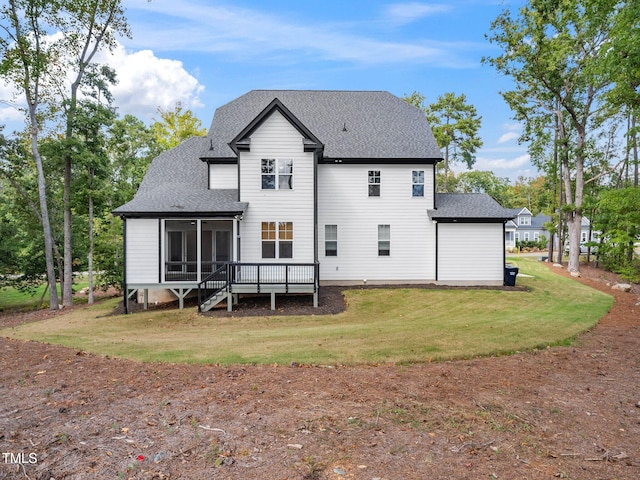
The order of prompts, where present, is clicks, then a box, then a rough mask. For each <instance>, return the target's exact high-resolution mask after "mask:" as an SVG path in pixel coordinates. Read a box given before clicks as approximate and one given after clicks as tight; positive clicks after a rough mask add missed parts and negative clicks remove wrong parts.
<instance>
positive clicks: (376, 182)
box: [367, 170, 380, 197]
mask: <svg viewBox="0 0 640 480" xmlns="http://www.w3.org/2000/svg"><path fill="white" fill-rule="evenodd" d="M367 178H368V180H367V182H368V185H369V196H370V197H379V196H380V170H369V173H368V175H367Z"/></svg>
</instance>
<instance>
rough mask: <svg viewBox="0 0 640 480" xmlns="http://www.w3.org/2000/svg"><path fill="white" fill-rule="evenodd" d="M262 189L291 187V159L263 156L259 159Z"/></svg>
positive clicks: (289, 188)
mask: <svg viewBox="0 0 640 480" xmlns="http://www.w3.org/2000/svg"><path fill="white" fill-rule="evenodd" d="M260 174H261V176H262V189H263V190H292V189H293V160H291V159H275V158H263V159H262V160H261V161H260Z"/></svg>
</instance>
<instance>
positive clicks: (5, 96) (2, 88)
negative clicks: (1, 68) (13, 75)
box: [0, 81, 25, 134]
mask: <svg viewBox="0 0 640 480" xmlns="http://www.w3.org/2000/svg"><path fill="white" fill-rule="evenodd" d="M19 98H20V96H19V95H17V93H16V89H15V88H14V87H13V86H12V85H8V84H5V83H4V82H1V81H0V125H7V128H6V129H5V130H4V133H5V134H8V133H11V132H10V130H16V129H20V128H22V124H21V123H20V122H21V121H22V120H24V118H25V116H24V115H25V114H24V112H23V111H21V110H19V109H18V105H19V104H20V102H19Z"/></svg>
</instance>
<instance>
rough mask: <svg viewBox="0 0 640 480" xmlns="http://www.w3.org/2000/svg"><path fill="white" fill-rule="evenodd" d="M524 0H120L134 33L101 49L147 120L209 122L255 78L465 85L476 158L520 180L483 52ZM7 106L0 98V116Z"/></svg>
mask: <svg viewBox="0 0 640 480" xmlns="http://www.w3.org/2000/svg"><path fill="white" fill-rule="evenodd" d="M522 3H523V1H522V0H517V1H516V0H514V1H509V0H505V1H493V0H451V1H447V2H444V1H443V2H442V3H435V2H430V1H429V2H427V1H408V2H393V1H377V0H366V1H365V0H349V1H347V0H342V1H336V0H324V1H308V2H300V1H299V0H298V1H293V0H269V1H266V2H265V1H257V0H234V1H230V0H223V1H213V0H212V1H207V0H188V1H187V0H152V1H148V0H123V5H124V7H125V8H126V15H127V17H128V20H129V22H130V25H131V29H132V34H133V38H131V39H120V44H121V45H120V46H119V48H118V50H117V51H116V52H114V53H113V54H112V55H111V57H110V59H108V60H106V61H109V62H110V63H112V65H113V66H114V67H115V68H116V70H117V71H118V75H119V78H120V84H119V85H118V87H117V88H116V89H114V94H115V97H116V104H117V106H118V109H119V112H120V114H122V115H123V114H125V113H131V114H134V115H137V116H139V117H141V118H143V119H145V120H151V119H152V118H154V116H155V117H157V114H156V113H155V112H156V109H157V107H159V106H160V107H162V108H165V109H166V108H171V109H172V108H173V106H175V104H176V102H181V104H182V105H183V106H184V107H188V108H191V109H192V110H193V111H194V112H195V114H196V115H197V116H198V118H200V119H201V120H202V122H203V124H204V125H205V126H207V127H208V125H209V123H210V121H211V118H212V116H213V112H214V111H215V109H216V108H217V107H218V106H220V105H222V104H224V103H226V102H228V101H230V100H233V99H234V98H236V97H238V96H239V95H242V94H243V93H245V92H247V91H249V90H252V89H314V90H315V89H317V90H325V89H329V90H386V91H389V92H391V93H393V94H395V95H397V96H403V95H405V94H410V93H412V92H413V91H419V92H421V93H422V94H424V95H425V96H426V97H427V101H428V102H432V101H435V100H436V98H437V96H438V95H441V94H444V93H446V92H455V93H456V94H461V93H464V94H465V95H466V96H467V99H468V101H469V102H470V103H472V104H473V105H475V107H476V108H477V110H478V113H479V114H480V115H481V116H482V124H483V126H482V130H481V132H480V134H481V137H482V139H483V142H484V146H483V148H482V149H481V150H480V151H479V152H478V154H477V163H476V169H478V170H492V171H493V172H494V173H495V174H496V175H498V176H501V177H509V178H511V179H512V180H515V179H516V178H517V177H518V176H520V175H522V176H525V177H533V176H537V175H538V174H537V171H536V169H535V168H534V167H532V166H531V165H530V163H529V157H528V155H527V153H526V148H525V147H524V146H520V145H518V144H517V142H516V139H517V135H518V133H519V131H520V128H519V126H518V125H517V123H516V122H514V121H513V120H511V112H510V111H509V109H508V108H507V106H506V104H505V102H504V101H503V99H502V97H501V96H500V95H499V91H500V90H506V89H509V88H511V87H512V85H511V83H510V81H509V79H507V78H504V77H501V76H499V75H498V74H497V73H496V72H495V70H494V69H492V68H491V67H488V66H483V65H482V64H481V61H480V60H481V58H482V56H485V55H497V54H499V51H498V50H497V49H496V47H494V46H492V45H490V44H489V42H488V41H487V40H485V34H486V33H488V32H489V27H490V23H491V21H492V20H493V19H494V18H496V16H497V15H498V14H499V13H500V12H501V11H502V10H503V9H504V8H507V7H509V8H511V9H512V10H516V9H517V8H518V7H519V6H520V5H522ZM3 93H4V92H3V90H2V88H0V94H3ZM10 116H11V112H9V111H8V110H7V109H6V108H3V109H0V122H2V121H3V118H4V119H5V121H6V119H7V118H9V117H10ZM458 170H460V168H459V169H458Z"/></svg>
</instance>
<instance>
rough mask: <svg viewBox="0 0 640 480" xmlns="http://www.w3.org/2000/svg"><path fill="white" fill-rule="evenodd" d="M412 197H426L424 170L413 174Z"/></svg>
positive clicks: (414, 171)
mask: <svg viewBox="0 0 640 480" xmlns="http://www.w3.org/2000/svg"><path fill="white" fill-rule="evenodd" d="M411 196H412V197H424V170H413V171H412V172H411Z"/></svg>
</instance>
